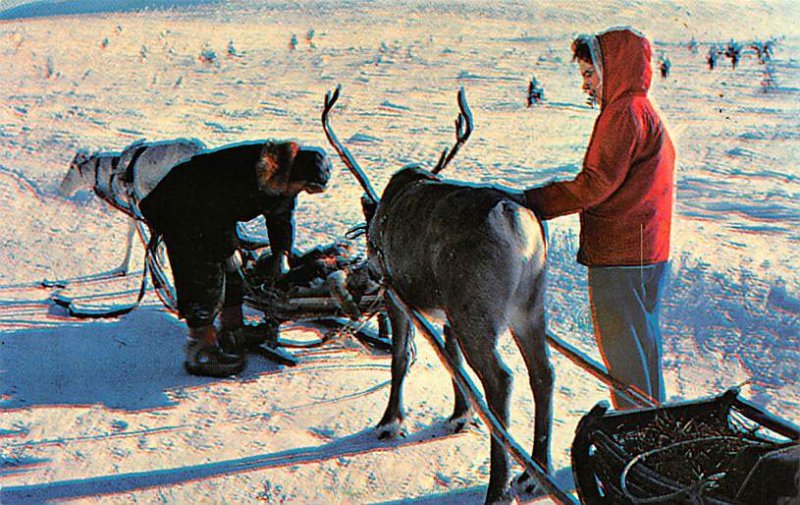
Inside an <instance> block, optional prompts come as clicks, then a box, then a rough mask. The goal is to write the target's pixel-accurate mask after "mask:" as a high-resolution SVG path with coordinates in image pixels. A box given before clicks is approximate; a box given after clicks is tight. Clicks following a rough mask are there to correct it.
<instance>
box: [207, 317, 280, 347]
mask: <svg viewBox="0 0 800 505" xmlns="http://www.w3.org/2000/svg"><path fill="white" fill-rule="evenodd" d="M217 338H218V340H219V345H220V347H222V348H223V349H225V351H227V352H239V353H244V352H247V351H248V350H251V349H253V348H255V347H258V346H260V345H262V344H267V345H269V346H273V347H274V346H275V345H277V342H278V327H277V325H275V324H272V323H269V322H266V321H265V322H261V323H258V324H255V325H251V324H243V325H241V326H239V327H237V328H225V327H223V328H222V329H221V330H220V331H219V335H218V337H217Z"/></svg>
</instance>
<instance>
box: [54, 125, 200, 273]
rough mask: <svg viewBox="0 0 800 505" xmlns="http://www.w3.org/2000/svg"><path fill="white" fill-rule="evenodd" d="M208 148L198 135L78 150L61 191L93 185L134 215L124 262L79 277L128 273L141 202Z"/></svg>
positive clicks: (110, 201) (66, 193) (68, 192)
mask: <svg viewBox="0 0 800 505" xmlns="http://www.w3.org/2000/svg"><path fill="white" fill-rule="evenodd" d="M204 149H205V145H204V144H203V143H202V142H200V141H198V140H194V139H192V140H186V139H178V140H169V141H163V142H145V141H144V140H139V141H137V142H134V143H133V144H131V145H130V146H128V147H126V148H125V149H124V150H123V151H122V153H91V154H90V153H89V152H88V151H86V150H79V151H78V152H77V153H76V154H75V157H74V158H73V159H72V162H70V164H69V169H68V170H67V173H66V175H65V176H64V179H63V180H62V181H61V186H60V188H59V191H60V193H61V194H62V195H63V196H65V197H70V196H72V195H74V194H75V193H76V192H77V191H79V190H81V189H92V190H93V191H94V192H95V194H96V195H97V196H99V197H100V198H101V199H103V200H104V201H105V202H107V203H108V204H110V205H111V206H113V207H114V208H116V209H118V210H120V211H122V212H124V213H125V214H127V215H128V216H129V217H130V219H129V221H128V236H127V246H126V249H125V257H124V258H123V260H122V263H121V264H120V265H119V266H118V267H116V268H114V269H112V270H110V271H108V272H103V273H99V274H94V275H90V276H86V277H81V278H79V279H76V280H89V279H101V278H105V277H113V276H124V275H126V274H127V273H128V267H129V264H130V258H131V248H132V245H133V236H134V234H135V232H136V219H137V217H139V216H140V213H139V209H138V203H139V202H140V201H141V200H142V198H144V197H145V196H147V194H148V193H150V191H151V190H152V189H153V188H155V187H156V185H157V184H158V183H159V182H160V181H161V179H163V178H164V176H165V175H166V174H167V173H168V172H169V171H170V169H171V168H172V167H174V166H175V165H177V164H178V163H180V162H182V161H184V160H186V159H188V158H191V157H192V156H194V155H195V154H197V153H199V152H200V151H202V150H204ZM61 283H63V281H61ZM57 284H58V283H57Z"/></svg>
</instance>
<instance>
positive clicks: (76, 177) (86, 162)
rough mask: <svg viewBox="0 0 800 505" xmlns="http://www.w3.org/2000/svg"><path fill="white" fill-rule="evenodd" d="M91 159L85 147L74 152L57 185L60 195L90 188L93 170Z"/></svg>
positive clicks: (67, 194)
mask: <svg viewBox="0 0 800 505" xmlns="http://www.w3.org/2000/svg"><path fill="white" fill-rule="evenodd" d="M92 159H93V158H92V156H91V155H90V154H89V151H87V150H86V149H80V150H78V152H76V153H75V157H74V158H72V161H71V162H70V163H69V168H68V169H67V173H66V175H64V179H62V180H61V185H60V186H59V193H61V195H62V196H65V197H70V196H72V195H74V194H75V193H77V192H78V190H80V189H83V188H91V187H92V186H93V185H94V170H93V169H92V167H91V165H90V163H91V162H92Z"/></svg>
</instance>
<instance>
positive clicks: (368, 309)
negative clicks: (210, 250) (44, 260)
mask: <svg viewBox="0 0 800 505" xmlns="http://www.w3.org/2000/svg"><path fill="white" fill-rule="evenodd" d="M137 224H138V226H139V235H140V237H141V238H142V240H143V241H145V242H147V254H146V256H145V266H144V270H143V271H142V272H141V275H142V277H141V284H140V286H139V288H138V289H136V287H133V286H131V282H130V279H129V278H125V277H117V278H114V279H104V280H96V279H92V280H91V281H87V282H73V283H70V284H67V285H65V286H63V287H59V289H57V290H56V291H55V292H54V293H53V295H52V296H51V299H52V301H53V302H54V303H56V304H57V305H60V306H62V307H65V308H66V309H67V310H68V312H69V315H70V316H72V317H78V318H103V317H118V316H121V315H124V314H126V313H128V312H131V311H132V310H134V309H135V308H136V307H137V306H138V305H139V303H140V302H141V300H142V298H143V296H144V293H145V291H146V289H147V284H148V282H147V279H148V274H149V279H150V280H151V282H152V284H153V287H154V289H155V292H156V294H157V295H158V297H159V299H160V300H161V302H162V303H163V304H164V306H165V307H166V308H167V309H168V310H170V311H173V312H175V311H176V303H175V300H176V297H175V294H174V289H173V287H172V285H171V281H170V276H169V275H168V274H167V272H166V271H165V268H166V265H165V264H164V263H163V261H164V258H163V254H159V246H158V242H157V241H156V242H154V241H152V240H150V238H151V237H150V235H149V230H148V229H147V227H146V226H145V225H144V224H143V222H141V221H140V222H138V223H137ZM265 251H266V249H265V248H263V247H262V248H252V249H251V248H243V249H242V252H243V255H244V258H245V261H244V266H243V268H242V271H241V274H242V275H243V278H244V282H245V297H244V298H245V299H244V301H245V304H247V305H248V306H249V307H251V308H254V309H256V310H258V311H261V312H263V314H264V321H263V324H260V325H259V328H260V329H263V330H264V331H265V332H267V334H266V335H265V340H266V342H265V343H264V344H261V345H259V346H254V347H252V348H251V349H250V350H251V351H253V352H256V353H258V354H261V355H263V356H265V357H266V358H268V359H270V360H272V361H275V362H277V363H280V364H283V365H287V366H294V365H296V364H297V358H295V357H294V356H293V355H292V353H291V352H289V351H288V350H286V349H287V348H292V347H294V348H304V349H307V348H312V347H317V346H320V345H323V344H324V343H325V342H327V341H329V340H331V339H333V338H335V337H337V336H339V335H344V334H349V335H352V336H353V337H355V338H357V339H358V340H359V341H360V342H362V343H363V344H364V345H366V346H367V347H369V348H373V349H376V350H379V351H389V350H391V337H390V336H389V324H388V320H387V317H386V315H385V313H384V311H383V299H382V295H381V293H380V290H379V286H378V285H377V284H375V283H374V282H372V280H371V279H370V277H369V275H368V272H367V265H366V260H365V259H364V258H362V257H361V256H357V255H353V254H352V252H351V251H350V248H349V246H348V245H346V244H343V243H335V244H331V245H327V246H320V247H317V248H314V249H312V250H311V251H308V252H306V253H305V254H303V255H301V256H299V257H296V258H294V259H293V261H292V263H293V265H294V266H293V268H292V269H291V270H290V271H289V272H288V273H287V274H286V275H284V276H283V277H282V278H281V279H280V281H278V282H276V283H271V282H269V280H268V279H267V271H268V268H267V265H269V264H270V263H271V258H270V255H269V253H267V252H265ZM133 296H136V298H135V300H134V301H132V302H125V301H124V300H130V298H131V297H133ZM373 318H375V319H376V320H377V322H376V323H370V322H369V320H370V319H373ZM290 321H292V322H300V321H302V322H305V323H308V324H311V325H313V326H317V327H319V328H320V329H321V330H322V332H323V336H322V337H321V338H320V339H318V340H316V341H312V342H305V343H303V344H290V343H288V342H287V341H285V340H281V339H280V338H279V335H278V329H279V327H280V325H281V324H283V323H286V322H290ZM375 326H377V328H375Z"/></svg>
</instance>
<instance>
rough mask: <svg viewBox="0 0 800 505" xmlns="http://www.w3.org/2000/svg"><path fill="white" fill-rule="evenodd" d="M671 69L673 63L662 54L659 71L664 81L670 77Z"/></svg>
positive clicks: (659, 60)
mask: <svg viewBox="0 0 800 505" xmlns="http://www.w3.org/2000/svg"><path fill="white" fill-rule="evenodd" d="M671 67H672V63H671V62H670V61H669V57H668V56H665V55H663V54H662V55H661V57H659V59H658V71H659V72H660V73H661V78H662V79H666V78H667V77H669V70H670V68H671Z"/></svg>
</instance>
